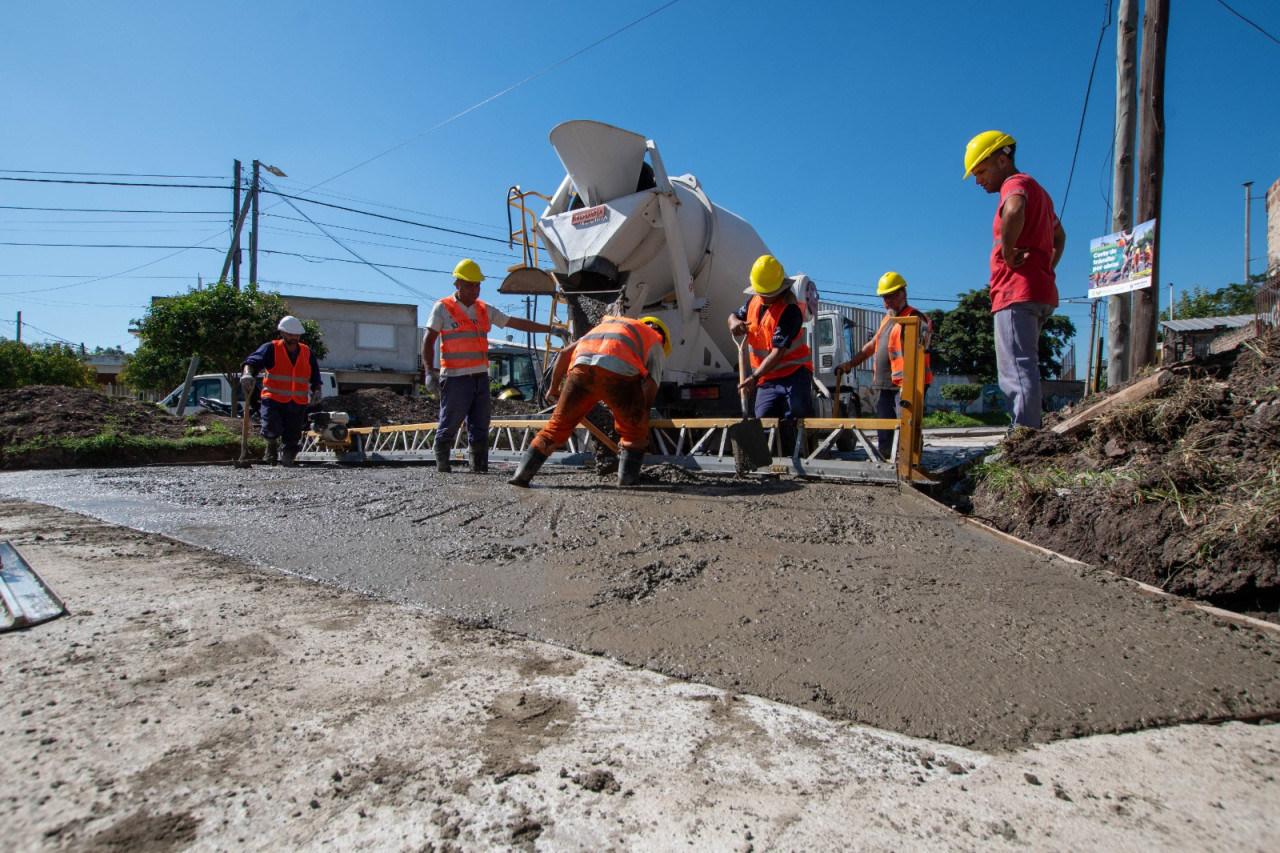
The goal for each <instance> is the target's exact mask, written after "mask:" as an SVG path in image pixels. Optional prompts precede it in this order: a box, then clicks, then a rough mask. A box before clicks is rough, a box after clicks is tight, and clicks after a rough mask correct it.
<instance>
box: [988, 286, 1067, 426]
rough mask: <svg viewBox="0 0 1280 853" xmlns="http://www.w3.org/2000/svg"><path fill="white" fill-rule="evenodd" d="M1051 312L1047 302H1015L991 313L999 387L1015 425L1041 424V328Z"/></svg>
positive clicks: (1050, 306) (1051, 308) (1051, 309)
mask: <svg viewBox="0 0 1280 853" xmlns="http://www.w3.org/2000/svg"><path fill="white" fill-rule="evenodd" d="M1052 315H1053V306H1052V305H1048V304H1046V303H1044V302H1015V303H1014V304H1012V305H1010V306H1009V307H1007V308H1001V309H1000V310H999V311H997V312H996V313H995V314H993V315H992V319H993V320H994V322H995V333H996V369H997V371H998V372H999V375H1000V390H1001V391H1003V392H1004V396H1005V399H1006V400H1008V401H1009V414H1010V415H1011V416H1012V417H1013V425H1014V426H1016V427H1019V426H1023V427H1031V428H1032V429H1039V428H1040V411H1041V408H1040V407H1041V403H1040V331H1041V330H1042V329H1043V328H1044V324H1045V322H1046V321H1047V320H1048V319H1049V317H1050V316H1052Z"/></svg>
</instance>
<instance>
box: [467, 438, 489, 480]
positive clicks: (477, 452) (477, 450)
mask: <svg viewBox="0 0 1280 853" xmlns="http://www.w3.org/2000/svg"><path fill="white" fill-rule="evenodd" d="M471 471H472V472H473V473H475V474H488V473H489V445H487V444H486V445H485V446H484V447H480V446H478V445H472V446H471Z"/></svg>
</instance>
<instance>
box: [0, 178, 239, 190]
mask: <svg viewBox="0 0 1280 853" xmlns="http://www.w3.org/2000/svg"><path fill="white" fill-rule="evenodd" d="M0 181H22V182H24V183H30V184H89V185H93V186H102V187H170V188H173V189H185V190H224V191H225V190H231V189H235V187H233V186H231V185H230V184H227V185H226V186H210V185H208V184H147V183H134V182H129V181H68V180H63V179H60V178H6V177H0Z"/></svg>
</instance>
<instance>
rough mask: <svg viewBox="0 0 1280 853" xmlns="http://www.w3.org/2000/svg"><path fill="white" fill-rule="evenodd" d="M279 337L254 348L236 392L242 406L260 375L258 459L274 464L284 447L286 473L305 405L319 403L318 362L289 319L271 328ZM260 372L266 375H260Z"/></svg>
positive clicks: (295, 320)
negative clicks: (263, 447) (262, 443)
mask: <svg viewBox="0 0 1280 853" xmlns="http://www.w3.org/2000/svg"><path fill="white" fill-rule="evenodd" d="M276 329H278V330H279V332H280V337H279V338H278V339H277V340H274V341H268V342H267V343H265V344H263V345H262V346H260V347H258V348H257V349H256V350H254V351H253V353H252V354H251V355H250V356H249V357H248V358H246V359H245V360H244V362H243V364H242V365H241V372H240V387H241V389H243V391H244V401H245V405H246V406H247V405H249V396H250V395H251V394H252V393H253V386H254V377H255V376H257V375H258V374H260V373H261V374H262V408H261V413H262V437H263V438H265V439H266V440H267V452H266V455H265V456H264V457H263V459H264V460H265V461H266V462H267V463H268V464H270V465H275V464H276V463H277V461H278V458H277V457H278V454H279V453H280V443H281V441H282V440H283V442H284V465H285V467H287V468H291V467H293V465H294V458H295V457H296V456H297V455H298V451H299V450H301V449H302V426H303V423H304V421H305V420H306V415H307V406H308V405H314V404H316V403H319V402H320V396H321V393H322V392H321V388H322V386H321V384H320V362H318V361H317V360H316V356H315V353H313V352H312V351H311V347H309V346H307V345H306V344H304V343H303V342H302V331H303V330H302V321H301V320H299V319H298V318H297V317H294V316H293V315H292V314H290V315H288V316H286V317H283V318H281V320H280V322H279V323H278V324H277V325H276ZM263 371H265V373H264V372H263Z"/></svg>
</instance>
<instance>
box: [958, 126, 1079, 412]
mask: <svg viewBox="0 0 1280 853" xmlns="http://www.w3.org/2000/svg"><path fill="white" fill-rule="evenodd" d="M1016 147H1017V142H1016V141H1015V140H1014V138H1013V137H1012V136H1010V135H1009V134H1007V133H1001V132H1000V131H998V130H988V131H985V132H983V133H979V134H978V135H977V136H975V137H974V138H973V139H971V140H970V141H969V145H968V146H967V147H966V148H965V152H964V168H965V172H964V177H966V178H967V177H969V176H970V175H973V177H974V179H975V180H976V181H977V183H978V186H980V187H982V188H983V189H984V190H986V191H987V192H988V193H991V194H993V195H994V194H996V193H999V194H1000V205H999V206H998V207H997V208H996V217H995V222H994V223H993V224H992V246H991V285H990V287H991V314H992V317H993V319H994V322H995V336H996V368H997V371H998V373H999V380H1000V390H1001V391H1003V392H1004V395H1005V398H1006V399H1007V400H1008V401H1009V413H1010V414H1011V415H1012V417H1013V426H1015V427H1020V426H1025V427H1031V428H1033V429H1038V428H1039V427H1040V405H1041V404H1040V332H1041V330H1043V329H1044V324H1045V322H1046V321H1047V320H1048V319H1049V317H1050V316H1051V315H1052V314H1053V309H1054V308H1056V307H1057V305H1058V286H1057V282H1056V279H1055V275H1054V268H1055V267H1057V265H1058V261H1059V260H1061V258H1062V249H1063V247H1064V246H1065V245H1066V242H1067V232H1066V231H1064V230H1063V228H1062V223H1061V222H1059V221H1058V217H1057V215H1056V214H1054V212H1053V200H1052V199H1051V198H1049V194H1048V193H1047V192H1045V190H1044V187H1042V186H1040V185H1039V184H1038V183H1036V181H1035V179H1034V178H1032V177H1031V176H1030V175H1024V174H1023V173H1022V172H1019V171H1018V168H1017V166H1015V165H1014V163H1013V154H1014V149H1015V148H1016Z"/></svg>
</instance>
